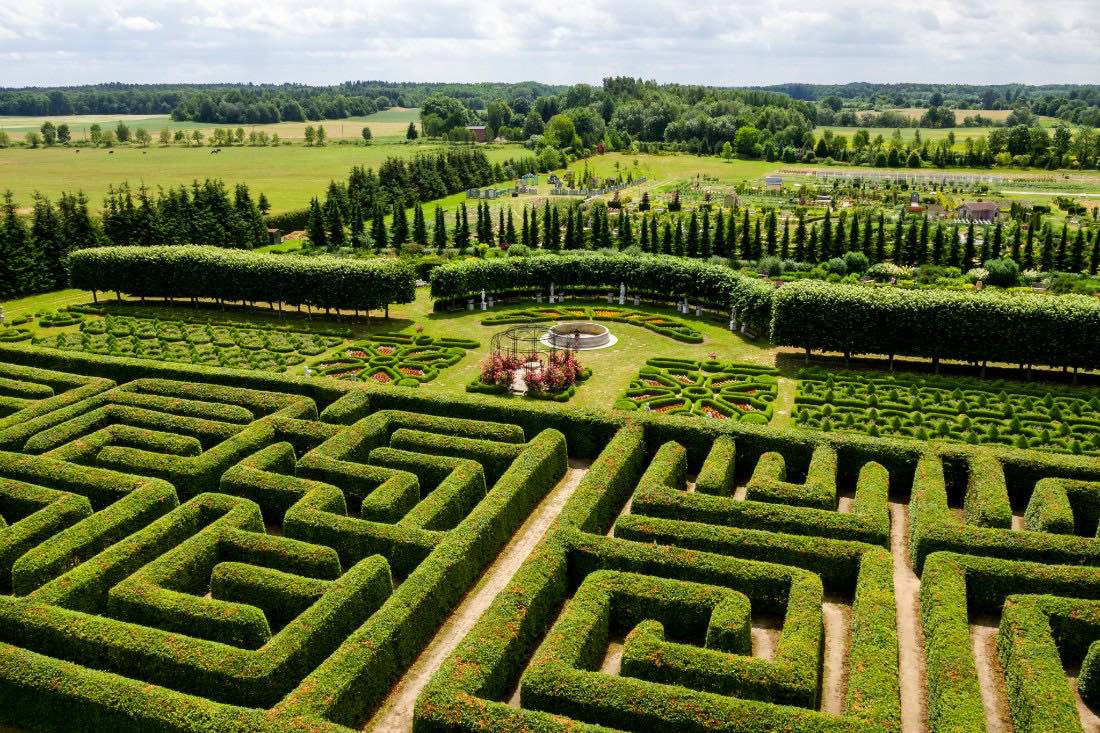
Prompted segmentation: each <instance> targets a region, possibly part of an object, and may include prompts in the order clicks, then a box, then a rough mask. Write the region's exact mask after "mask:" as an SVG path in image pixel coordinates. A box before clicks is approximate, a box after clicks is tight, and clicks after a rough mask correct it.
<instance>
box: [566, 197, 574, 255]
mask: <svg viewBox="0 0 1100 733" xmlns="http://www.w3.org/2000/svg"><path fill="white" fill-rule="evenodd" d="M565 248H566V249H567V250H569V249H576V248H577V232H576V228H575V226H574V224H573V207H572V206H570V207H569V208H567V209H566V210H565Z"/></svg>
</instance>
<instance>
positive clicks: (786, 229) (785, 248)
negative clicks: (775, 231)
mask: <svg viewBox="0 0 1100 733" xmlns="http://www.w3.org/2000/svg"><path fill="white" fill-rule="evenodd" d="M790 253H791V219H790V217H787V218H786V219H784V220H783V239H782V240H780V242H779V257H780V259H784V260H785V259H787V258H788V257H789V256H790Z"/></svg>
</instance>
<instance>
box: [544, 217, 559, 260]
mask: <svg viewBox="0 0 1100 733" xmlns="http://www.w3.org/2000/svg"><path fill="white" fill-rule="evenodd" d="M558 208H559V207H557V206H555V207H554V208H553V209H551V210H550V216H549V217H548V218H547V219H546V221H548V222H549V223H550V225H549V228H548V229H547V230H546V245H545V246H547V247H549V248H550V249H552V250H553V251H555V252H557V251H559V250H560V249H561V222H560V221H559V220H558Z"/></svg>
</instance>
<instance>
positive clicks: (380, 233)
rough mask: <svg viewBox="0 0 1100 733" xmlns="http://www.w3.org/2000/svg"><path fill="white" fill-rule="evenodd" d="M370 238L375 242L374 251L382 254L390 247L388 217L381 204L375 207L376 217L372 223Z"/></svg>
mask: <svg viewBox="0 0 1100 733" xmlns="http://www.w3.org/2000/svg"><path fill="white" fill-rule="evenodd" d="M370 236H371V239H373V240H374V251H375V252H378V253H382V252H385V251H386V248H387V247H389V246H390V243H389V235H388V234H387V233H386V215H385V210H384V209H383V208H382V204H381V202H379V203H376V204H375V205H374V217H373V218H372V219H371V223H370Z"/></svg>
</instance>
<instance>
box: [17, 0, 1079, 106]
mask: <svg viewBox="0 0 1100 733" xmlns="http://www.w3.org/2000/svg"><path fill="white" fill-rule="evenodd" d="M1097 5H1098V0H1050V1H1048V2H1034V0H909V1H908V2H897V3H895V2H888V1H887V0H878V1H868V0H828V1H827V2H826V1H823V0H817V1H816V2H815V1H814V0H757V1H756V2H742V1H741V0H726V1H725V2H710V1H709V0H708V1H706V2H696V1H694V0H674V1H670V0H630V1H629V2H624V1H623V0H584V1H583V2H582V1H580V0H539V1H538V2H524V0H400V1H395V0H330V1H329V2H326V3H325V4H324V5H323V6H319V7H316V8H311V7H309V5H308V3H307V2H306V1H305V0H299V1H297V2H292V1H288V0H188V1H187V2H180V1H175V2H172V1H168V2H165V1H163V0H141V1H140V2H132V1H131V0H107V2H103V0H94V1H93V0H13V1H12V2H5V3H2V4H0V86H4V87H21V86H50V85H74V84H90V83H100V82H109V81H121V82H134V83H155V82H159V83H167V82H249V81H251V82H273V83H279V82H301V83H310V84H333V83H339V82H341V81H347V80H353V79H381V80H388V81H466V82H472V81H524V80H535V81H541V82H547V83H554V84H570V83H576V82H588V83H598V82H599V81H600V79H602V78H603V77H605V76H617V75H624V76H635V77H641V78H645V79H656V80H658V81H661V82H682V83H701V84H714V85H728V86H744V85H766V84H774V83H780V82H795V81H798V82H810V83H843V82H849V81H871V82H903V81H908V82H963V83H975V84H995V83H1009V82H1022V83H1032V84H1041V83H1098V82H1100V13H1097V12H1096V8H1097Z"/></svg>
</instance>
